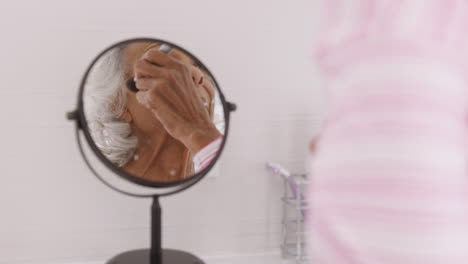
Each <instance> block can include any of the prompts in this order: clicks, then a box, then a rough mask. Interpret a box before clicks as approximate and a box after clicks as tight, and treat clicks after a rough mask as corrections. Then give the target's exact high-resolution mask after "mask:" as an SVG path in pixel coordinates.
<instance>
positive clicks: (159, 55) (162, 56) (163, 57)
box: [142, 49, 176, 67]
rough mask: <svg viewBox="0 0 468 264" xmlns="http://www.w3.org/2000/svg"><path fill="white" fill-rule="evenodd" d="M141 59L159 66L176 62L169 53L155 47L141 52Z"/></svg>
mask: <svg viewBox="0 0 468 264" xmlns="http://www.w3.org/2000/svg"><path fill="white" fill-rule="evenodd" d="M142 59H143V60H145V61H147V62H148V63H151V64H153V65H155V66H159V67H173V66H174V65H175V63H176V61H175V60H174V59H173V58H171V57H170V56H169V55H167V54H166V53H164V52H162V51H160V50H157V49H150V50H148V51H147V52H145V54H143V57H142Z"/></svg>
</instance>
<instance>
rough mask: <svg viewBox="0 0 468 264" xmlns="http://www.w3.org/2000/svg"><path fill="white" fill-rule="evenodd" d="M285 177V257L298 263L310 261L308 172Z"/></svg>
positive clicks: (282, 246) (283, 223)
mask: <svg viewBox="0 0 468 264" xmlns="http://www.w3.org/2000/svg"><path fill="white" fill-rule="evenodd" d="M281 176H282V178H283V185H284V190H283V197H282V198H281V201H282V203H283V217H282V218H283V219H282V229H283V230H282V233H283V234H282V243H281V250H282V255H283V258H285V259H291V260H295V262H296V264H306V263H310V262H309V256H308V253H307V230H306V228H305V222H306V218H307V211H308V203H307V197H306V194H307V192H306V190H307V184H308V181H307V176H306V174H291V175H289V176H286V175H281Z"/></svg>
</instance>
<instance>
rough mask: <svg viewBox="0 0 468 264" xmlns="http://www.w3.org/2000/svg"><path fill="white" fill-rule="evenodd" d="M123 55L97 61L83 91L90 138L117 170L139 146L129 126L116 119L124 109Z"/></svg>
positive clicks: (111, 52)
mask: <svg viewBox="0 0 468 264" xmlns="http://www.w3.org/2000/svg"><path fill="white" fill-rule="evenodd" d="M122 51H123V47H116V48H113V49H112V50H109V51H108V52H106V53H105V54H104V55H103V56H102V57H101V58H99V60H98V61H97V62H96V63H95V65H94V67H93V68H92V69H91V71H90V72H89V75H88V79H87V80H86V84H85V91H84V104H85V105H84V109H85V115H86V121H87V123H88V128H89V131H90V134H91V137H92V138H93V140H94V142H95V143H96V145H97V147H98V148H99V149H100V150H101V152H102V154H103V155H104V156H105V157H106V158H107V159H109V160H110V161H111V162H112V163H114V164H116V165H117V166H119V167H122V166H124V165H125V164H127V163H128V162H129V161H130V160H131V159H132V157H133V155H134V152H135V150H136V147H137V144H138V140H137V137H136V136H134V135H132V130H131V127H130V124H129V123H127V122H125V121H123V120H120V119H119V117H120V116H121V115H122V114H123V113H124V111H125V105H126V95H125V90H126V86H125V80H124V69H123V63H122Z"/></svg>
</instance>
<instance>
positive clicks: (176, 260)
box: [106, 249, 205, 264]
mask: <svg viewBox="0 0 468 264" xmlns="http://www.w3.org/2000/svg"><path fill="white" fill-rule="evenodd" d="M106 264H205V262H203V261H202V260H201V259H200V258H198V257H196V256H195V255H192V254H190V253H188V252H184V251H180V250H173V249H163V254H162V262H161V263H151V261H150V250H149V249H139V250H132V251H127V252H124V253H122V254H119V255H117V256H115V257H114V258H112V259H111V260H109V261H108V262H107V263H106Z"/></svg>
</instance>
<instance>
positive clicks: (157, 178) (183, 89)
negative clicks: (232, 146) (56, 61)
mask: <svg viewBox="0 0 468 264" xmlns="http://www.w3.org/2000/svg"><path fill="white" fill-rule="evenodd" d="M231 107H232V105H230V104H229V103H227V102H226V101H225V99H224V96H223V94H222V93H221V91H220V89H219V87H218V84H217V82H216V80H215V78H214V76H213V74H211V72H210V71H209V70H208V68H207V67H206V66H205V65H204V64H203V63H202V62H201V61H200V60H199V59H198V58H196V57H195V56H193V55H192V54H191V53H190V52H188V51H187V50H185V49H183V48H181V47H179V46H177V45H175V44H173V43H169V42H167V41H161V40H156V39H146V38H145V39H132V40H127V41H123V42H120V43H117V44H115V45H113V46H111V47H109V48H107V49H106V50H105V51H103V52H102V53H101V54H100V55H99V56H98V57H97V58H96V59H95V60H94V61H93V62H92V64H91V65H90V67H89V68H88V70H87V72H86V74H85V76H84V79H83V81H82V84H81V88H80V93H79V105H78V112H79V115H80V126H81V128H82V129H83V131H84V134H85V137H86V139H87V141H88V143H89V145H90V147H91V148H92V149H93V151H94V152H95V154H96V155H97V157H98V158H99V159H100V160H101V161H102V162H103V163H104V164H105V165H106V166H108V167H109V168H111V169H112V170H113V171H114V172H115V173H117V174H118V175H120V176H122V177H123V178H124V179H126V180H128V181H131V182H133V183H137V184H140V185H144V186H147V187H171V186H175V185H179V184H181V183H185V182H192V181H193V180H194V179H196V178H197V177H202V176H203V175H204V174H206V173H207V172H208V170H209V169H210V168H211V167H212V166H213V165H214V163H215V162H216V160H217V159H218V156H219V154H220V152H221V149H222V147H223V146H224V143H225V139H226V132H227V128H228V121H229V111H230V110H232V109H229V108H231Z"/></svg>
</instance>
